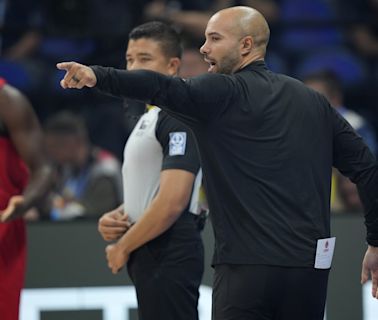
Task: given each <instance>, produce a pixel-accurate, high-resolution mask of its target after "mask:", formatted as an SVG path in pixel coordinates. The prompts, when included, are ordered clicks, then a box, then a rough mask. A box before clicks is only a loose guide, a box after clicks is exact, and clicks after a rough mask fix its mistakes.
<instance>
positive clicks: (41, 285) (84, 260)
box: [21, 214, 378, 320]
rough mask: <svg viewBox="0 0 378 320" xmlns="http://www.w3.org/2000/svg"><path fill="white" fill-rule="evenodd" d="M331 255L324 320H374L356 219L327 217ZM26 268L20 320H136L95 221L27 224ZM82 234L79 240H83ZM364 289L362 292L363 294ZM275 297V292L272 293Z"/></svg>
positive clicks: (207, 282) (127, 286)
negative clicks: (333, 242)
mask: <svg viewBox="0 0 378 320" xmlns="http://www.w3.org/2000/svg"><path fill="white" fill-rule="evenodd" d="M332 229H333V235H334V236H336V238H337V240H336V249H335V250H336V251H335V256H334V261H333V269H332V271H331V276H330V283H329V291H328V292H329V294H328V300H327V320H360V319H361V320H376V319H377V314H378V304H377V302H376V301H375V300H373V298H372V297H371V295H370V288H371V284H370V283H369V284H368V285H367V286H366V288H365V289H364V288H363V287H361V285H360V282H359V281H360V272H361V269H360V265H361V261H362V257H363V254H364V252H365V249H366V244H365V241H364V235H365V232H364V226H363V219H362V216H358V215H355V214H354V215H348V214H342V215H333V217H332ZM28 230H29V266H28V272H27V281H26V289H25V290H24V292H23V299H22V305H21V320H67V319H72V320H136V319H138V318H137V314H136V309H135V306H136V301H135V296H134V291H133V289H132V287H131V283H130V280H129V278H128V277H127V274H126V271H125V270H123V271H122V272H121V273H120V274H118V275H112V274H111V272H110V271H109V269H108V268H107V266H106V262H105V257H104V247H105V243H104V242H103V241H102V239H101V238H100V236H99V234H98V232H97V224H96V222H95V221H93V220H92V221H88V220H85V221H75V222H67V223H51V222H44V223H42V222H39V223H31V224H29V228H28ZM84 235H85V236H84ZM203 238H204V243H205V254H206V261H205V264H206V269H205V274H204V278H203V287H202V288H201V302H200V308H199V310H200V315H201V320H210V308H211V300H210V297H211V292H210V287H211V283H212V269H211V267H210V261H211V252H212V246H213V236H212V230H211V225H210V224H209V223H208V224H207V226H206V228H205V230H204V232H203ZM363 289H364V290H363ZM278 294H279V293H278Z"/></svg>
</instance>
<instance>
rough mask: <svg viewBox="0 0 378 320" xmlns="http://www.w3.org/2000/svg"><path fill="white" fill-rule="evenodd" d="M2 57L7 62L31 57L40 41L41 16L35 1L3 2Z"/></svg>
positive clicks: (14, 0) (17, 0) (16, 0)
mask: <svg viewBox="0 0 378 320" xmlns="http://www.w3.org/2000/svg"><path fill="white" fill-rule="evenodd" d="M3 2H4V3H3V5H4V7H3V9H5V11H4V21H3V28H4V30H3V32H2V56H3V57H4V58H7V59H9V60H19V59H25V58H28V57H30V56H31V55H33V54H34V53H35V52H36V50H37V49H38V46H39V44H40V40H41V27H42V16H41V11H40V8H39V6H38V2H37V1H35V0H34V1H23V0H12V1H4V0H3Z"/></svg>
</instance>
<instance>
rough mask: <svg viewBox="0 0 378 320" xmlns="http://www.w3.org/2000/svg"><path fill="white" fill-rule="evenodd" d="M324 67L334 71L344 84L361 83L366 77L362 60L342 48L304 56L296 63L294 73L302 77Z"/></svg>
mask: <svg viewBox="0 0 378 320" xmlns="http://www.w3.org/2000/svg"><path fill="white" fill-rule="evenodd" d="M325 69H327V70H332V71H333V72H334V73H336V74H337V75H338V76H339V78H340V79H341V80H342V81H343V84H344V85H345V86H352V85H358V84H361V83H363V81H364V80H365V79H366V77H367V69H366V65H365V64H364V62H363V61H362V60H361V59H359V58H358V57H357V56H355V55H354V54H352V53H351V52H350V51H348V50H346V49H343V48H339V49H330V50H326V51H319V52H315V53H312V54H309V55H307V56H305V57H304V58H303V60H302V61H301V62H299V64H297V66H296V68H295V72H294V73H295V75H296V76H297V77H299V78H304V77H306V75H308V74H311V73H314V72H318V71H321V70H325Z"/></svg>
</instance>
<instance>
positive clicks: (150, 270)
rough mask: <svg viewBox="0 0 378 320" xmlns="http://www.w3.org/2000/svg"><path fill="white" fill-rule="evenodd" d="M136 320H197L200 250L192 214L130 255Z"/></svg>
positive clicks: (200, 241)
mask: <svg viewBox="0 0 378 320" xmlns="http://www.w3.org/2000/svg"><path fill="white" fill-rule="evenodd" d="M127 268H128V272H129V275H130V278H131V280H132V281H133V283H134V285H135V289H136V294H137V300H138V315H139V320H160V319H161V320H197V319H198V311H197V307H198V298H199V286H200V284H201V280H202V275H203V270H204V249H203V244H202V239H201V235H200V231H199V230H198V228H197V222H196V221H195V219H194V215H193V214H191V213H188V212H184V213H183V214H182V215H181V216H180V218H179V219H178V220H177V221H176V222H175V224H173V226H172V227H171V228H170V229H168V230H167V231H166V232H165V233H163V234H162V235H160V236H159V237H158V238H156V239H154V240H152V241H150V242H148V243H147V244H146V245H144V246H142V247H140V248H139V249H137V250H136V251H134V252H133V253H132V254H131V255H130V259H129V262H128V264H127Z"/></svg>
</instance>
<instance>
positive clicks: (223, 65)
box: [217, 52, 239, 74]
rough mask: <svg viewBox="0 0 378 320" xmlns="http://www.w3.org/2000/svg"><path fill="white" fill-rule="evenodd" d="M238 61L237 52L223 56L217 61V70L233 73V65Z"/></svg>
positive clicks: (223, 72)
mask: <svg viewBox="0 0 378 320" xmlns="http://www.w3.org/2000/svg"><path fill="white" fill-rule="evenodd" d="M238 63H239V55H238V54H237V52H234V53H232V54H230V55H229V56H226V57H224V58H223V59H222V60H221V61H219V63H218V72H217V73H222V74H232V73H234V69H235V67H236V66H237V65H238Z"/></svg>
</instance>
